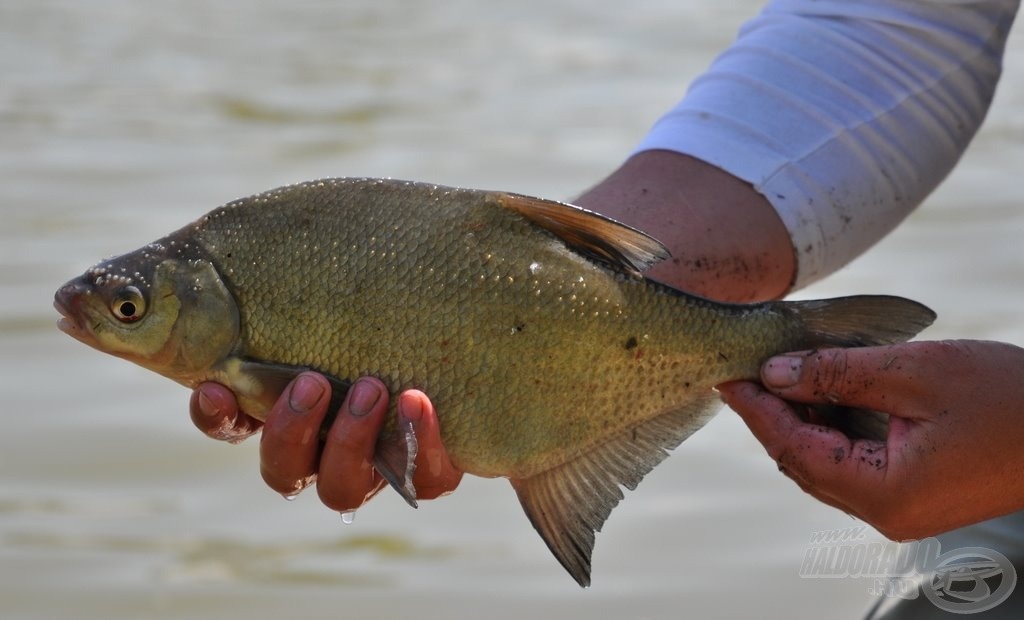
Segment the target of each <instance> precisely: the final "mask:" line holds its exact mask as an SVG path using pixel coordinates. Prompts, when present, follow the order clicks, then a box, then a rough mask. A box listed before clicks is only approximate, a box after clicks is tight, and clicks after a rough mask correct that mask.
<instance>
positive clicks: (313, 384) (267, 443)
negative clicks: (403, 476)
mask: <svg viewBox="0 0 1024 620" xmlns="http://www.w3.org/2000/svg"><path fill="white" fill-rule="evenodd" d="M330 401H331V386H330V383H328V381H327V380H326V379H325V378H324V377H323V376H322V375H319V374H317V373H314V372H305V373H302V374H301V375H299V376H298V377H296V378H295V380H293V381H292V382H291V383H290V384H289V385H288V387H287V388H286V389H285V391H284V393H282V394H281V396H280V398H278V400H277V403H276V404H275V405H274V407H273V408H272V409H271V411H270V413H269V414H268V416H267V419H266V422H260V421H259V420H257V419H255V418H252V417H250V416H248V415H246V414H245V413H243V412H242V411H240V410H239V409H238V404H237V401H236V400H235V397H234V394H233V393H232V392H231V390H229V389H228V388H226V387H224V386H222V385H219V384H217V383H204V384H202V385H200V386H199V387H198V388H197V389H196V390H195V391H194V392H193V395H192V401H191V403H190V407H189V409H190V412H191V415H192V421H193V423H194V424H195V425H196V426H197V427H199V429H200V430H202V431H203V432H204V433H206V434H207V435H209V436H211V437H213V438H215V439H221V440H227V441H235V442H237V441H241V440H242V439H245V438H246V437H248V436H250V435H252V434H254V433H256V432H258V431H259V430H260V428H261V427H262V429H263V436H262V438H261V440H260V473H261V474H262V475H263V480H264V481H265V482H266V483H267V485H268V486H269V487H270V488H272V489H274V490H275V491H277V492H278V493H281V494H282V495H284V496H285V497H292V496H294V495H296V494H297V493H299V492H300V491H302V490H303V489H304V488H306V487H307V486H309V485H310V484H313V483H314V482H316V486H317V493H318V494H319V495H320V499H321V501H323V503H324V504H325V505H326V506H327V507H329V508H332V509H334V510H338V511H341V512H348V511H352V510H355V509H356V508H358V507H360V506H361V505H363V504H364V503H366V502H367V501H369V500H370V498H372V497H373V496H374V495H376V494H377V493H378V492H379V491H380V490H381V489H382V488H383V487H384V486H385V482H384V480H383V478H381V476H380V474H378V473H377V471H376V470H375V469H374V468H373V456H374V449H375V448H376V445H377V435H378V434H379V433H380V430H381V427H382V425H383V423H384V418H385V415H386V414H387V411H388V402H389V398H388V391H387V389H386V388H385V387H384V384H383V383H382V382H381V381H380V380H378V379H375V378H372V377H363V378H361V379H359V380H357V381H356V382H355V383H354V384H353V385H352V388H351V389H349V391H348V394H347V395H346V396H345V401H344V402H343V403H342V405H341V409H340V410H339V411H338V415H337V417H336V418H335V419H334V422H333V423H332V424H331V426H330V430H329V431H328V433H327V436H326V438H325V439H324V441H323V443H322V445H321V442H320V427H321V425H322V424H323V421H324V418H325V417H326V415H327V408H328V405H329V404H330ZM397 409H398V417H399V420H398V421H399V424H401V425H403V426H404V425H406V424H411V425H412V429H413V432H414V433H415V435H416V439H417V443H418V444H419V450H418V454H417V456H416V472H415V474H414V476H413V486H415V488H416V497H417V498H418V499H434V498H436V497H439V496H441V495H446V494H448V493H450V492H452V491H454V490H455V488H456V487H457V486H458V484H459V482H460V481H461V479H462V472H461V471H459V470H458V469H456V468H455V467H454V466H453V465H452V463H451V461H450V460H449V459H448V454H447V452H445V450H444V446H443V445H442V443H441V435H440V430H439V428H438V423H437V415H436V414H435V412H434V407H433V405H432V404H431V403H430V400H429V399H428V398H427V396H426V395H425V394H424V393H423V392H420V391H418V390H407V391H405V392H403V393H402V394H400V395H399V396H398V407H397Z"/></svg>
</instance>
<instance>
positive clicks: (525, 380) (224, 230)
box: [55, 179, 934, 585]
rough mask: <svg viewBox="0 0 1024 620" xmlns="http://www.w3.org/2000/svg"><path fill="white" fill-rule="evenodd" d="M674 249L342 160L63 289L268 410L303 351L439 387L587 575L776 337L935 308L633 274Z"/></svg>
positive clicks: (550, 537)
mask: <svg viewBox="0 0 1024 620" xmlns="http://www.w3.org/2000/svg"><path fill="white" fill-rule="evenodd" d="M666 256H667V252H666V251H665V250H664V248H663V247H662V246H661V245H660V244H659V243H657V242H656V241H654V240H653V239H651V238H650V237H647V236H646V235H643V234H642V233H639V232H637V231H634V230H632V229H629V228H628V227H625V226H622V225H620V224H617V223H615V222H612V221H610V220H607V219H606V218H603V217H601V216H598V215H596V214H593V213H589V212H586V211H583V210H580V209H576V208H574V207H571V206H568V205H564V204H561V203H555V202H550V201H544V200H540V199H535V198H529V197H525V196H518V195H513V194H505V193H500V192H485V191H479V190H462V189H455V188H446V187H439V186H432V185H425V184H417V183H408V182H400V181H388V180H379V179H328V180H323V181H316V182H310V183H305V184H299V185H295V186H288V187H285V188H279V189H277V190H271V191H270V192H266V193H263V194H259V195H256V196H252V197H249V198H244V199H241V200H238V201H235V202H232V203H229V204H228V205H225V206H224V207H222V208H220V209H216V210H214V211H213V212H211V213H210V214H208V215H206V216H204V217H203V218H201V219H200V220H198V221H196V222H195V223H193V224H190V225H188V226H186V227H184V228H182V229H181V230H179V231H177V232H175V233H173V234H171V235H169V236H168V237H165V238H164V239H161V240H159V241H157V242H154V243H153V244H150V245H148V246H146V247H144V248H142V249H140V250H138V251H136V252H133V253H129V254H126V255H124V256H121V257H118V258H115V259H111V260H109V261H104V262H102V263H100V264H99V265H97V266H96V267H94V268H92V269H90V270H89V271H88V272H86V274H84V275H83V276H81V277H80V278H77V279H75V280H73V281H71V282H69V283H68V284H67V285H65V286H64V287H62V288H61V289H60V290H59V291H58V293H57V295H56V302H55V303H56V305H57V307H58V309H59V310H60V311H61V313H62V314H63V315H64V316H65V318H63V319H62V321H61V322H62V329H64V330H65V331H67V332H68V333H69V334H71V335H73V336H75V337H77V338H79V339H80V340H82V341H83V342H85V343H86V344H90V345H91V346H94V347H96V348H98V349H100V350H104V351H106V352H109V353H112V354H115V355H118V356H121V357H124V358H126V359H129V360H130V361H133V362H135V363H138V364H140V365H142V366H144V367H147V368H149V369H151V370H154V371H156V372H159V373H161V374H163V375H165V376H168V377H170V378H172V379H174V380H176V381H178V382H180V383H182V384H184V385H187V386H189V387H194V386H196V385H198V384H199V383H200V382H202V381H209V380H213V381H219V382H221V383H223V384H225V385H227V386H229V387H231V388H232V389H233V390H234V391H235V393H236V394H237V395H238V397H239V400H240V403H241V405H242V407H243V409H244V410H246V412H247V413H249V414H250V415H254V416H256V417H262V416H264V415H265V414H266V412H267V411H268V410H269V408H270V406H271V405H272V403H273V401H274V400H275V399H276V397H277V396H278V394H279V393H280V391H281V390H282V389H283V387H284V385H285V384H286V383H287V381H288V380H290V379H291V378H292V377H294V376H295V374H297V373H298V372H300V371H301V370H302V369H306V368H312V369H315V370H318V371H321V372H323V373H325V374H327V375H329V376H330V377H332V378H333V379H334V382H335V384H336V386H337V388H338V389H336V390H335V392H336V394H335V397H336V398H340V397H341V395H342V392H343V390H344V386H345V382H346V381H348V380H352V379H354V378H356V377H359V376H363V375H374V376H377V377H380V378H381V379H383V380H384V381H385V383H386V384H387V385H388V388H389V390H391V391H392V392H393V393H397V392H399V391H401V390H403V389H406V388H410V387H417V388H420V389H423V390H424V391H426V392H427V393H428V394H430V396H431V398H432V400H433V401H434V403H435V405H436V407H437V410H438V415H439V417H440V418H441V431H442V439H443V441H444V443H445V446H446V449H447V451H448V453H449V454H450V456H451V458H452V461H453V463H454V464H455V465H456V466H457V467H459V468H460V469H463V470H464V471H467V472H469V473H473V474H477V475H481V476H505V477H508V478H510V480H511V481H512V483H513V486H514V487H515V489H516V491H517V493H518V495H519V498H520V500H521V502H522V503H523V506H524V509H525V510H526V512H527V515H528V516H529V517H530V519H531V522H532V523H533V524H534V526H535V527H536V528H537V530H538V531H539V532H540V533H541V535H542V537H543V538H544V539H545V542H547V544H548V546H549V547H550V548H551V549H552V551H553V552H554V553H555V555H556V557H557V558H558V559H559V561H560V562H562V564H563V565H564V566H565V567H566V568H567V569H568V570H569V571H570V573H571V574H573V576H574V578H576V579H577V581H579V582H580V583H581V584H583V585H586V584H589V573H590V552H591V548H592V546H593V537H594V531H595V530H598V529H600V526H601V524H602V523H603V522H604V520H605V519H606V518H607V516H608V514H609V513H610V511H611V509H612V508H613V507H614V506H615V504H616V503H617V502H618V501H619V500H620V499H621V498H622V493H621V491H620V489H619V486H620V485H622V486H626V487H628V488H633V487H635V486H636V484H637V483H639V481H640V479H641V478H642V477H643V476H644V475H645V474H646V473H647V472H648V471H650V469H651V468H653V467H654V466H655V465H656V464H657V463H658V462H660V461H661V460H662V459H663V458H664V457H665V455H666V453H667V452H666V451H667V450H670V449H672V448H673V447H675V446H676V445H677V444H678V443H679V442H681V441H682V440H683V439H685V438H686V437H687V436H689V434H691V433H692V432H693V431H695V430H696V429H697V428H699V427H700V426H701V425H703V423H704V422H705V421H706V420H707V419H708V418H709V417H710V415H711V414H712V413H713V412H714V410H715V408H716V404H717V399H716V398H715V396H714V394H713V392H712V389H711V388H712V387H713V386H714V385H717V384H719V383H722V382H724V381H728V380H735V379H756V378H757V376H758V369H759V367H760V364H761V362H762V361H763V360H764V359H765V358H767V357H769V356H771V355H773V354H775V353H779V352H783V351H790V350H798V349H806V348H813V347H816V346H825V345H831V346H837V345H838V346H856V345H867V344H876V343H886V342H895V341H900V340H905V339H908V338H910V337H912V336H913V335H914V334H916V333H917V332H918V331H920V330H921V329H923V328H924V327H925V326H927V325H928V324H930V323H931V321H932V320H933V319H934V314H933V313H932V312H931V311H930V310H928V309H927V308H925V307H924V306H921V305H920V304H917V303H915V302H911V301H909V300H904V299H900V298H893V297H870V296H866V297H854V298H842V299H837V300H826V301H813V302H790V303H786V302H772V303H765V304H756V305H743V306H740V305H728V304H718V303H714V302H711V301H708V300H704V299H700V298H698V297H693V296H690V295H687V294H685V293H682V292H679V291H676V290H673V289H671V288H669V287H666V286H663V285H660V284H658V283H655V282H653V281H650V280H646V279H644V278H642V277H641V276H639V275H638V272H639V271H641V270H642V269H643V268H644V267H646V266H647V265H649V264H650V263H653V262H656V261H657V260H660V259H662V258H664V257H666ZM126 299H127V300H128V301H127V302H125V300H126ZM125 303H127V304H128V305H125ZM125 310H135V311H138V312H139V313H140V316H138V317H128V320H125V317H124V316H121V317H118V316H116V315H117V314H118V313H120V314H122V315H124V314H125ZM403 435H404V434H403V433H402V432H401V429H395V428H394V427H393V420H392V427H391V428H390V429H389V430H388V431H386V432H385V433H384V434H383V439H382V443H381V445H380V447H379V450H378V451H379V452H380V453H382V454H385V455H387V456H386V457H384V458H383V459H382V460H381V461H379V462H378V463H377V465H378V468H379V469H381V471H382V474H384V475H385V476H386V477H388V479H389V481H390V482H392V484H393V486H395V487H396V489H398V490H399V492H402V493H403V494H404V495H405V496H406V497H407V499H410V500H412V499H413V498H414V495H413V493H414V491H413V490H412V489H411V485H410V479H411V470H409V468H408V467H407V465H408V463H407V462H406V461H408V460H411V455H410V454H409V451H408V447H407V445H406V442H405V441H403Z"/></svg>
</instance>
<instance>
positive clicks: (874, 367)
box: [761, 346, 919, 412]
mask: <svg viewBox="0 0 1024 620" xmlns="http://www.w3.org/2000/svg"><path fill="white" fill-rule="evenodd" d="M918 357H919V356H918V355H917V354H916V353H915V352H914V351H913V349H910V348H907V347H893V346H886V347H865V348H858V349H821V350H817V351H810V352H804V353H791V354H786V355H781V356H777V357H773V358H771V359H769V360H768V361H766V362H765V363H764V364H763V365H762V366H761V380H762V382H764V385H765V387H767V388H768V389H769V390H771V391H772V392H773V393H775V394H777V395H778V396H781V397H782V398H784V399H786V400H794V401H799V402H802V403H823V404H824V403H827V404H843V405H847V406H850V407H859V408H864V409H871V410H876V411H883V412H891V411H895V410H903V409H905V408H906V407H905V406H906V405H907V404H909V403H912V402H914V401H915V400H916V398H917V396H918V394H917V387H916V386H917V385H918V383H919V380H918V379H915V373H917V372H918V370H917V369H918V367H919V364H918Z"/></svg>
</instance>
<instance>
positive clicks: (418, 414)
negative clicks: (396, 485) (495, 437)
mask: <svg viewBox="0 0 1024 620" xmlns="http://www.w3.org/2000/svg"><path fill="white" fill-rule="evenodd" d="M398 418H399V422H401V423H402V424H412V428H413V432H414V433H415V434H416V442H417V444H418V446H419V450H418V452H417V454H416V473H415V474H414V475H413V486H414V487H415V488H416V497H417V499H435V498H437V497H440V496H442V495H447V494H448V493H451V492H452V491H454V490H455V488H456V487H457V486H459V482H460V481H461V480H462V472H461V471H460V470H458V469H457V468H456V467H455V466H454V465H452V462H451V460H450V459H449V458H448V452H446V451H445V449H444V445H443V444H442V443H441V431H440V427H439V426H438V423H437V413H436V412H435V411H434V405H433V404H432V403H431V402H430V399H429V398H427V395H426V394H424V393H423V392H420V391H419V390H407V391H405V392H403V393H402V394H401V395H400V396H399V397H398Z"/></svg>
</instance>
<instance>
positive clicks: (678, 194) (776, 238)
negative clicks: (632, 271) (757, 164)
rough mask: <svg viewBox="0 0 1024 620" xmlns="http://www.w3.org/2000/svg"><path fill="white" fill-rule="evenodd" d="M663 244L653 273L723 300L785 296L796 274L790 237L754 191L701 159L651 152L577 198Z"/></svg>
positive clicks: (696, 291) (636, 157) (580, 204)
mask: <svg viewBox="0 0 1024 620" xmlns="http://www.w3.org/2000/svg"><path fill="white" fill-rule="evenodd" d="M576 204H578V205H579V206H581V207H584V208H587V209H590V210H592V211H597V212H599V213H602V214H604V215H607V216H609V217H612V218H614V219H617V220H619V221H621V222H623V223H625V224H629V225H630V226H633V227H634V228H638V229H640V230H642V231H644V232H646V233H648V234H650V235H651V236H653V237H655V238H657V239H658V240H659V241H661V242H662V243H664V244H665V245H666V246H667V247H668V249H669V251H670V252H671V253H672V258H670V259H668V260H666V261H664V262H662V263H660V264H658V265H655V266H654V267H652V268H651V269H650V271H648V272H647V274H646V275H648V276H650V277H652V278H654V279H656V280H659V281H661V282H664V283H665V284H668V285H670V286H674V287H676V288H680V289H683V290H685V291H689V292H692V293H696V294H698V295H703V296H705V297H710V298H712V299H718V300H722V301H758V300H765V299H773V298H777V297H780V296H781V295H783V294H784V293H785V292H786V291H787V290H788V289H789V287H790V285H791V283H792V281H793V276H794V272H795V264H796V263H795V258H794V254H793V247H792V245H791V243H790V238H789V234H788V232H787V231H786V228H785V226H783V224H782V220H780V219H779V216H778V215H777V214H776V212H775V210H774V209H773V208H772V206H771V205H770V204H769V203H768V201H767V200H765V198H764V197H763V196H762V195H760V194H759V193H757V192H756V191H755V190H754V188H753V187H752V186H751V185H750V184H749V183H746V182H745V181H742V180H740V179H738V178H736V177H734V176H732V175H730V174H728V173H725V172H723V171H722V170H720V169H718V168H716V167H714V166H711V165H709V164H706V163H704V162H702V161H700V160H697V159H694V158H692V157H688V156H685V155H681V154H679V153H673V152H669V151H646V152H643V153H638V154H636V155H634V156H633V157H631V158H630V159H629V160H628V161H626V163H624V164H623V165H622V167H621V168H619V169H618V170H616V171H615V172H614V173H612V174H611V175H610V176H609V177H608V178H607V179H605V180H604V181H602V182H601V183H600V184H599V185H597V186H595V187H594V188H592V189H590V190H589V191H587V192H586V193H585V194H583V196H581V197H580V198H579V199H577V200H576Z"/></svg>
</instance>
